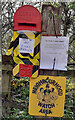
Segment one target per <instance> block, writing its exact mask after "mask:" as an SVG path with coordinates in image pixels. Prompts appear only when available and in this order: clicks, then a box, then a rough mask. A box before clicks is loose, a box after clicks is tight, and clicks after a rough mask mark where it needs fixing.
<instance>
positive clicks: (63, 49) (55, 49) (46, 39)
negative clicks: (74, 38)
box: [40, 36, 69, 70]
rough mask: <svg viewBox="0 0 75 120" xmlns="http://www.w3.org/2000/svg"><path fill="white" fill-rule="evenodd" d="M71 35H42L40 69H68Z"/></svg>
mask: <svg viewBox="0 0 75 120" xmlns="http://www.w3.org/2000/svg"><path fill="white" fill-rule="evenodd" d="M68 46H69V37H58V38H56V37H50V36H42V37H41V50H40V69H54V70H67V68H66V66H67V57H68V54H67V51H68Z"/></svg>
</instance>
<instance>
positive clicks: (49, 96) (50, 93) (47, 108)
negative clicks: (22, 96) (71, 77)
mask: <svg viewBox="0 0 75 120" xmlns="http://www.w3.org/2000/svg"><path fill="white" fill-rule="evenodd" d="M43 84H44V86H45V87H43ZM51 85H52V87H51ZM55 89H56V90H57V92H56V91H55ZM32 93H33V94H36V95H37V99H38V106H39V107H40V110H39V113H44V114H45V115H47V114H52V109H53V108H54V107H55V106H56V104H55V102H56V100H57V99H58V96H62V95H63V90H62V88H61V86H60V85H59V83H58V82H56V81H55V80H52V79H49V77H47V78H46V79H42V80H40V81H38V82H36V84H35V85H34V87H33V89H32Z"/></svg>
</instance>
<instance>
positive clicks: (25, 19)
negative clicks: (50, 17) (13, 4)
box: [14, 5, 42, 32]
mask: <svg viewBox="0 0 75 120" xmlns="http://www.w3.org/2000/svg"><path fill="white" fill-rule="evenodd" d="M41 22H42V17H41V14H40V12H39V11H38V9H36V8H35V7H33V6H31V5H24V6H22V7H20V8H19V9H17V10H16V12H15V14H14V30H31V31H37V32H41Z"/></svg>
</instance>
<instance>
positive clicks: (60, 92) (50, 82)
mask: <svg viewBox="0 0 75 120" xmlns="http://www.w3.org/2000/svg"><path fill="white" fill-rule="evenodd" d="M44 83H48V84H52V85H53V86H55V88H56V89H57V90H58V95H59V96H62V95H63V90H62V88H61V86H60V85H59V83H58V82H56V81H55V80H52V79H49V77H47V78H46V79H42V80H40V81H38V82H36V84H35V85H34V87H33V90H32V93H35V94H36V92H37V89H38V88H39V87H40V86H41V85H42V84H44Z"/></svg>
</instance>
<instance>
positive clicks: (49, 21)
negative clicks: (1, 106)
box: [36, 5, 62, 120]
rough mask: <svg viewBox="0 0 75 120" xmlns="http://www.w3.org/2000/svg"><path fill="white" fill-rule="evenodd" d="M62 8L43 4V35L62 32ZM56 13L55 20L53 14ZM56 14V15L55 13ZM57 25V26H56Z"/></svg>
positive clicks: (52, 72)
mask: <svg viewBox="0 0 75 120" xmlns="http://www.w3.org/2000/svg"><path fill="white" fill-rule="evenodd" d="M61 12H62V10H61V8H55V7H54V6H52V5H43V6H42V35H55V32H56V34H60V28H61V19H60V17H59V18H58V17H57V16H60V15H61ZM53 13H54V21H55V23H53V16H52V14H53ZM55 14H56V15H55ZM54 27H55V28H54ZM40 75H50V76H59V71H55V70H40ZM41 119H42V120H53V117H37V118H36V120H41Z"/></svg>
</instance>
